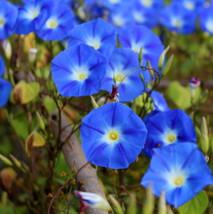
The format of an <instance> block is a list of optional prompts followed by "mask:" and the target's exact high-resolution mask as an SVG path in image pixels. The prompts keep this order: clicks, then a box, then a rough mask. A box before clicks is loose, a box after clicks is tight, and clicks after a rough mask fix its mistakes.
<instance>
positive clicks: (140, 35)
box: [118, 25, 164, 67]
mask: <svg viewBox="0 0 213 214" xmlns="http://www.w3.org/2000/svg"><path fill="white" fill-rule="evenodd" d="M118 39H119V42H120V43H121V45H122V47H126V48H131V49H132V50H133V51H135V52H136V53H140V49H141V48H142V53H143V56H142V59H143V61H144V63H143V64H144V65H146V62H147V60H149V61H150V63H151V65H152V67H154V66H155V67H157V66H158V61H159V58H160V55H161V53H162V52H163V50H164V46H163V45H162V43H161V41H160V39H159V37H158V36H157V35H156V34H154V33H153V32H152V31H151V30H150V29H148V28H147V27H144V26H139V25H133V26H128V27H122V28H121V29H120V31H119V36H118Z"/></svg>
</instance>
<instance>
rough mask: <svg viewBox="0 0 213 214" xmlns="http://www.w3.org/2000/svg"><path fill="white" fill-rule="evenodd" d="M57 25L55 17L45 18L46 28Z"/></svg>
mask: <svg viewBox="0 0 213 214" xmlns="http://www.w3.org/2000/svg"><path fill="white" fill-rule="evenodd" d="M57 26H58V20H57V19H56V18H49V19H48V20H47V27H48V28H52V29H54V28H56V27H57Z"/></svg>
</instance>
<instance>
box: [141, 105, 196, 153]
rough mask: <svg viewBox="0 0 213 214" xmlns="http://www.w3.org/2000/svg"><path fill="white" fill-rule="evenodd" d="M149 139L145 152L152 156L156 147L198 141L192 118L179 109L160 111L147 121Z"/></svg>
mask: <svg viewBox="0 0 213 214" xmlns="http://www.w3.org/2000/svg"><path fill="white" fill-rule="evenodd" d="M146 127H147V131H148V133H147V140H146V146H145V149H144V151H145V153H144V154H147V153H148V154H149V156H152V152H153V149H154V148H157V147H160V146H168V145H170V144H172V143H181V144H182V143H185V142H191V143H196V140H197V139H196V133H195V129H194V125H193V123H192V120H191V118H190V117H189V116H188V115H187V114H186V113H185V112H184V111H183V110H179V109H175V110H168V111H165V112H159V113H157V114H154V115H153V116H152V117H150V118H149V120H148V122H147V123H146Z"/></svg>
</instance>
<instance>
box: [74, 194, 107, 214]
mask: <svg viewBox="0 0 213 214" xmlns="http://www.w3.org/2000/svg"><path fill="white" fill-rule="evenodd" d="M74 194H75V196H76V197H77V198H78V199H80V201H81V203H83V204H84V205H86V206H89V207H91V208H97V209H101V210H106V211H110V210H111V207H110V205H109V203H108V202H107V201H106V200H105V199H103V198H102V197H101V196H99V195H97V194H95V193H91V192H81V191H74Z"/></svg>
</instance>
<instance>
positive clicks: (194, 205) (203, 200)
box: [178, 191, 209, 214]
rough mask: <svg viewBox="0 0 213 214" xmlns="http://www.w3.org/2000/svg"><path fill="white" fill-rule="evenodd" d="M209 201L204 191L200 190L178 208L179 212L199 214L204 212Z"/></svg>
mask: <svg viewBox="0 0 213 214" xmlns="http://www.w3.org/2000/svg"><path fill="white" fill-rule="evenodd" d="M208 203H209V199H208V196H207V194H206V192H205V191H201V192H200V193H199V194H197V195H196V196H195V197H194V198H193V199H192V200H190V201H188V202H187V203H185V204H184V205H182V206H180V207H179V208H178V211H179V213H180V214H189V213H193V214H201V213H204V212H205V210H206V208H207V206H208Z"/></svg>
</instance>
